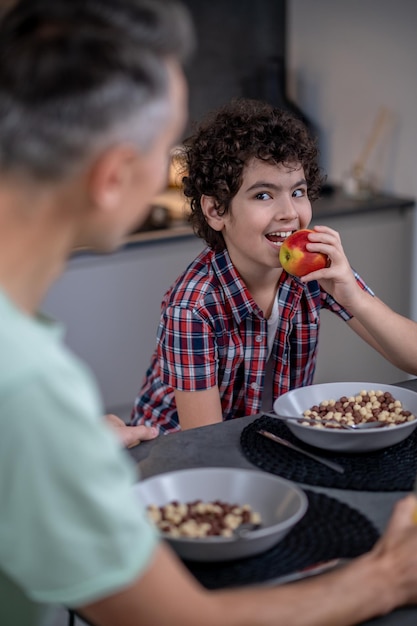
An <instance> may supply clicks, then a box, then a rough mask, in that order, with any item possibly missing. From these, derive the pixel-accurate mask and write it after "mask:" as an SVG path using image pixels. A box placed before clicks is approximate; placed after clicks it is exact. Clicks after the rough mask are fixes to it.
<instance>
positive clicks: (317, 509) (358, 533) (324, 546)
mask: <svg viewBox="0 0 417 626" xmlns="http://www.w3.org/2000/svg"><path fill="white" fill-rule="evenodd" d="M305 493H306V495H307V497H308V504H309V506H308V509H307V512H306V514H305V515H304V517H303V518H302V519H301V520H300V521H299V522H298V524H297V525H296V526H295V527H294V528H293V529H292V531H291V532H290V533H289V534H288V535H286V537H284V539H283V540H282V541H281V542H280V543H278V544H277V545H276V546H274V547H273V548H270V549H269V550H267V551H266V552H263V553H262V554H258V555H256V556H252V557H248V558H245V559H239V560H235V561H222V562H221V563H219V562H216V563H200V562H198V563H197V562H194V561H184V563H185V565H186V566H187V568H188V569H189V570H190V571H191V573H192V574H193V575H194V576H195V577H196V578H197V579H198V580H199V581H200V583H201V584H202V585H204V587H206V588H207V589H221V588H225V587H236V586H243V585H248V584H255V583H263V582H267V581H269V580H273V579H274V578H277V577H278V576H284V575H285V574H289V573H291V572H294V571H297V570H299V569H303V568H304V567H308V566H310V565H313V564H315V563H320V562H322V561H327V560H330V559H334V558H338V557H343V558H354V557H356V556H359V555H360V554H363V553H364V552H367V551H368V550H370V549H371V548H372V546H373V545H374V543H375V542H376V540H377V539H378V536H379V535H378V532H377V530H376V528H375V527H374V526H373V524H372V523H371V522H370V521H369V520H368V518H367V517H365V516H364V515H362V513H360V512H359V511H357V510H356V509H354V508H352V507H350V506H348V505H347V504H344V503H343V502H340V501H339V500H336V499H335V498H330V497H329V496H326V495H324V494H321V493H314V492H312V491H305Z"/></svg>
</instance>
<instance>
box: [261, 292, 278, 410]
mask: <svg viewBox="0 0 417 626" xmlns="http://www.w3.org/2000/svg"><path fill="white" fill-rule="evenodd" d="M278 319H279V306H278V295H277V296H276V297H275V300H274V304H273V307H272V312H271V315H270V316H269V318H268V320H267V322H268V360H267V362H266V369H265V379H264V390H263V394H262V411H272V405H273V402H274V400H275V398H273V393H272V381H273V359H271V353H272V348H273V345H274V339H275V334H276V332H277V328H278Z"/></svg>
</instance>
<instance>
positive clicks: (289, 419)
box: [259, 413, 387, 430]
mask: <svg viewBox="0 0 417 626" xmlns="http://www.w3.org/2000/svg"><path fill="white" fill-rule="evenodd" d="M259 416H260V417H262V416H266V417H275V418H276V419H279V420H282V421H283V422H294V421H295V422H298V423H301V422H308V423H309V424H321V425H322V426H325V425H326V424H328V425H329V426H336V427H338V428H343V429H344V430H366V429H370V428H381V427H383V426H387V424H384V422H376V421H375V422H361V423H360V424H343V423H341V422H338V421H337V420H321V419H319V418H317V419H315V418H310V417H304V416H302V415H300V416H299V417H296V416H295V415H294V416H293V415H290V416H288V415H278V413H260V414H259Z"/></svg>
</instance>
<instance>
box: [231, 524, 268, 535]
mask: <svg viewBox="0 0 417 626" xmlns="http://www.w3.org/2000/svg"><path fill="white" fill-rule="evenodd" d="M260 527H261V525H260V524H255V523H254V522H243V523H242V524H239V526H237V527H236V528H234V529H233V535H234V537H236V538H237V539H243V538H244V537H246V535H247V534H248V533H250V532H251V531H252V530H256V529H257V528H260Z"/></svg>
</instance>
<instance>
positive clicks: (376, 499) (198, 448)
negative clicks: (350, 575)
mask: <svg viewBox="0 0 417 626" xmlns="http://www.w3.org/2000/svg"><path fill="white" fill-rule="evenodd" d="M394 384H398V385H399V386H401V387H407V388H409V389H412V390H414V391H417V378H415V379H412V380H406V381H401V382H399V383H394ZM253 420H254V417H253V416H250V417H243V418H239V419H235V420H230V421H227V422H222V423H220V424H214V425H211V426H203V427H200V428H194V429H192V430H187V431H183V432H178V433H171V434H169V435H165V436H160V437H158V438H157V439H155V440H153V441H147V442H143V443H141V444H140V445H139V446H137V447H136V448H132V449H131V450H130V451H129V453H130V454H131V456H132V457H133V459H134V460H136V461H137V462H138V464H139V471H140V475H141V478H142V479H145V478H148V477H150V476H153V475H155V474H161V473H165V472H170V471H174V470H178V469H185V468H193V467H213V466H217V467H241V468H246V469H252V470H256V469H257V468H256V467H255V466H254V465H252V464H251V463H250V462H249V461H248V460H247V459H246V458H245V456H244V454H243V453H242V451H241V447H240V436H241V433H242V430H243V429H244V428H245V426H247V425H248V424H250V423H251V422H252V421H253ZM258 471H262V470H258ZM301 486H302V487H303V486H304V487H306V485H302V484H301ZM308 489H310V490H314V491H317V492H322V493H324V494H326V495H328V496H330V497H333V498H337V499H338V500H340V501H342V502H345V503H346V504H348V505H349V506H351V507H354V508H355V509H357V510H358V511H360V512H361V513H362V514H364V515H365V516H366V517H367V518H368V519H369V520H370V521H371V522H373V523H374V525H375V526H376V527H377V529H378V530H379V531H380V532H382V531H383V530H384V528H385V527H386V524H387V521H388V519H389V517H390V515H391V512H392V508H393V506H394V504H395V502H396V501H397V500H399V499H400V498H402V497H403V496H404V495H406V492H403V491H395V492H381V491H376V492H373V491H351V490H341V489H329V488H320V487H312V486H311V485H308ZM367 624H375V625H378V626H415V625H416V624H417V607H413V608H404V609H400V610H398V611H395V612H394V613H392V614H390V615H388V616H385V617H384V618H379V619H375V620H372V621H371V622H367Z"/></svg>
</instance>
